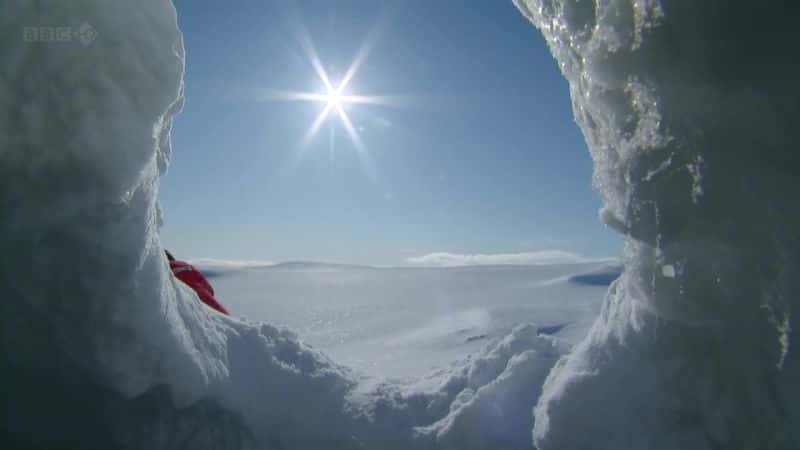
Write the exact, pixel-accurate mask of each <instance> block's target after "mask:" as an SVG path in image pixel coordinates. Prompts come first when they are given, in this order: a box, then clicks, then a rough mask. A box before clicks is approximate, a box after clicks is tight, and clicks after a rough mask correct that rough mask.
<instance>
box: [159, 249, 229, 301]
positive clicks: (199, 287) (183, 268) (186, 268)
mask: <svg viewBox="0 0 800 450" xmlns="http://www.w3.org/2000/svg"><path fill="white" fill-rule="evenodd" d="M169 268H170V269H172V273H173V274H175V277H176V278H177V279H179V280H181V281H183V282H184V283H186V284H187V285H188V286H189V287H190V288H192V289H194V291H195V292H197V296H198V297H200V300H202V301H203V303H205V304H206V305H208V306H210V307H212V308H214V309H216V310H217V311H219V312H221V313H222V314H226V315H227V314H228V310H227V309H225V307H224V306H222V304H221V303H220V302H218V301H217V299H216V298H214V288H212V287H211V285H210V284H209V283H208V280H206V277H204V276H203V274H202V273H200V271H199V270H197V269H195V267H194V266H193V265H191V264H189V263H187V262H185V261H178V260H175V261H170V262H169Z"/></svg>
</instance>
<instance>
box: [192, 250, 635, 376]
mask: <svg viewBox="0 0 800 450" xmlns="http://www.w3.org/2000/svg"><path fill="white" fill-rule="evenodd" d="M197 266H198V267H199V268H200V269H201V270H202V271H203V272H204V273H206V275H207V276H208V277H209V280H210V281H211V282H212V283H213V284H214V287H215V289H216V292H217V296H218V298H220V299H222V301H224V302H225V304H226V306H227V307H228V308H229V309H230V311H231V314H232V315H234V316H237V317H241V318H245V319H247V320H250V321H264V322H269V323H272V324H276V325H282V326H286V327H288V328H289V329H291V330H293V331H294V332H296V333H297V334H298V336H299V337H300V338H301V339H302V340H303V342H306V343H308V344H310V345H313V346H314V347H316V348H319V349H321V350H323V351H324V352H325V353H326V354H328V355H330V356H331V357H333V358H334V360H336V361H337V362H340V363H343V364H345V365H347V366H348V367H351V368H354V369H357V370H358V371H360V372H362V373H363V374H364V375H369V376H375V377H381V378H391V379H395V380H397V381H403V380H404V379H406V380H407V379H415V378H419V377H420V376H423V375H427V374H428V373H429V372H431V371H433V370H436V369H443V368H445V367H448V366H450V364H451V363H454V362H456V361H458V360H461V359H463V358H464V357H465V356H467V355H468V354H471V353H475V352H477V351H479V350H480V349H482V348H483V347H484V346H486V345H487V343H489V342H491V341H494V340H497V339H499V338H502V337H503V336H505V335H507V334H508V333H509V332H510V331H511V329H512V328H514V327H515V326H517V325H520V324H526V323H531V324H535V325H536V326H537V327H539V328H541V329H542V330H544V331H545V332H548V334H551V335H554V336H557V337H559V338H561V339H562V340H563V341H565V342H566V343H567V344H570V345H574V344H576V343H577V341H578V340H580V339H581V338H582V337H583V336H584V335H585V334H586V332H587V331H588V329H589V327H590V326H591V323H592V321H593V320H594V319H595V318H596V317H597V315H598V314H599V312H600V306H601V302H602V299H603V296H604V294H605V291H606V290H607V289H608V285H609V284H611V282H612V281H613V280H614V279H615V278H617V277H618V276H619V266H618V265H616V264H615V263H614V262H595V263H582V264H557V265H538V266H516V265H507V266H477V267H451V268H410V267H395V268H374V267H360V266H348V265H334V264H318V263H284V264H278V265H267V266H259V265H258V264H249V265H240V266H239V267H236V266H234V265H232V264H226V263H224V262H214V261H200V262H199V263H197Z"/></svg>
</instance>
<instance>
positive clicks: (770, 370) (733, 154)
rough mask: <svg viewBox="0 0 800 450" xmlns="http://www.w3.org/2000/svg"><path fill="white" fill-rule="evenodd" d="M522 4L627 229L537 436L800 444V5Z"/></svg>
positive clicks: (661, 444) (635, 445)
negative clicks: (612, 273)
mask: <svg viewBox="0 0 800 450" xmlns="http://www.w3.org/2000/svg"><path fill="white" fill-rule="evenodd" d="M515 3H516V5H517V7H518V8H519V9H520V10H521V11H522V12H523V14H524V15H526V16H527V17H528V18H529V19H530V20H531V21H532V22H533V23H534V24H535V25H536V26H537V27H538V28H539V29H540V30H541V32H542V33H543V34H544V36H545V38H546V40H547V42H548V43H549V45H550V48H551V50H552V52H553V54H554V56H555V57H556V59H557V61H558V63H559V65H560V67H561V69H562V72H563V73H564V76H565V77H566V78H567V80H568V81H569V85H570V92H571V96H572V100H573V109H574V114H575V118H576V120H577V122H578V124H579V125H580V127H581V129H582V130H583V133H584V135H585V137H586V141H587V143H588V144H589V150H590V152H591V155H592V157H593V159H594V161H595V180H594V181H595V185H596V186H597V188H598V190H599V191H600V193H601V194H602V196H603V200H604V203H605V207H604V209H603V210H602V212H601V218H602V220H603V221H604V222H605V223H607V224H608V225H610V226H611V227H613V228H615V229H617V230H619V231H620V232H621V233H623V234H625V236H626V245H625V253H624V260H623V262H624V265H625V270H624V273H623V274H622V276H621V278H620V279H619V280H618V281H616V282H615V283H614V284H613V285H612V287H611V289H610V291H609V293H608V295H607V298H606V301H605V305H604V310H603V313H602V315H601V317H600V318H599V320H598V321H597V322H596V323H595V325H594V327H593V329H592V331H591V332H590V334H589V336H588V337H587V338H586V339H585V340H584V341H583V342H582V343H581V344H580V345H579V346H578V348H577V349H576V350H575V351H574V352H573V353H572V354H570V355H569V356H567V357H565V358H564V359H563V360H562V361H560V363H559V364H558V365H557V366H556V368H555V369H554V370H553V372H552V373H551V374H550V376H549V377H548V380H547V382H546V385H545V386H544V391H543V394H542V397H541V399H540V401H539V403H538V405H537V407H536V414H535V415H536V425H535V430H534V439H535V443H536V445H537V446H538V447H539V448H540V449H541V450H548V449H559V450H569V449H586V448H592V449H603V448H608V449H644V448H649V449H659V448H663V449H675V448H683V449H718V448H726V449H753V448H770V449H793V448H800V434H798V433H800V431H798V430H800V410H799V409H798V408H799V407H800V394H798V392H799V389H800V388H798V386H797V381H798V380H800V368H798V366H799V365H800V357H798V353H797V346H798V344H800V342H799V341H798V337H797V334H793V333H792V332H791V330H792V320H793V318H794V317H797V314H798V313H800V311H798V304H799V303H800V295H798V294H800V290H799V289H798V287H800V286H799V285H798V283H800V274H798V256H800V254H798V235H799V234H798V229H799V226H800V220H798V219H800V211H799V210H798V208H797V199H796V192H797V191H798V189H797V188H798V186H797V185H798V180H800V173H798V167H799V166H798V163H799V162H800V161H798V159H800V158H799V157H798V156H797V146H798V144H797V143H798V142H800V128H798V127H797V120H798V117H800V115H799V114H798V113H799V112H800V111H799V109H800V92H799V89H798V84H797V79H798V77H799V76H800V61H798V56H797V55H798V53H797V50H796V45H797V43H798V42H800V31H798V30H800V29H798V27H797V18H798V17H800V15H798V8H797V7H796V6H794V5H792V6H789V3H787V2H762V1H727V0H725V1H711V0H704V1H697V2H688V1H680V0H666V1H661V2H659V1H655V0H635V1H630V0H627V1H623V0H608V1H588V0H516V2H515Z"/></svg>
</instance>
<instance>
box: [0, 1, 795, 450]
mask: <svg viewBox="0 0 800 450" xmlns="http://www.w3.org/2000/svg"><path fill="white" fill-rule="evenodd" d="M517 6H518V7H519V8H520V9H521V10H522V11H523V13H524V14H525V15H526V16H528V17H529V18H530V19H531V20H532V21H533V22H534V23H535V24H536V25H537V26H538V27H539V28H540V30H541V31H542V33H543V34H544V35H545V37H546V39H547V40H548V42H549V43H550V46H551V48H552V50H553V53H554V55H555V56H556V58H557V59H558V61H559V64H560V65H561V68H562V70H563V72H564V74H565V76H566V77H567V79H568V80H569V82H570V86H571V92H572V97H573V101H574V106H575V115H576V118H577V120H578V122H579V124H580V125H581V127H582V129H583V131H584V133H585V135H586V138H587V141H588V143H589V147H590V150H591V153H592V156H593V158H594V159H595V163H596V171H595V177H596V184H597V186H598V188H599V190H600V191H601V193H602V195H603V198H604V202H605V204H606V207H605V209H604V210H603V213H602V218H603V220H604V221H605V222H606V223H608V224H609V225H611V226H613V227H614V228H616V229H618V230H620V231H621V232H623V233H625V234H626V236H627V244H626V250H625V254H624V264H625V266H626V269H625V271H624V273H623V274H622V276H621V278H620V279H619V280H617V281H616V282H615V283H614V284H613V285H612V287H611V290H610V292H609V294H608V297H607V299H606V302H605V307H604V311H603V314H602V316H601V317H600V318H599V320H598V321H597V323H596V324H595V326H594V328H593V329H592V332H591V334H590V335H589V336H588V337H587V338H586V340H584V341H583V343H582V344H580V345H579V346H578V348H577V349H576V350H575V351H574V352H572V353H571V354H570V355H569V356H568V357H565V358H562V359H561V360H560V362H559V363H558V364H557V365H556V367H555V369H554V370H553V371H552V372H551V373H550V375H549V376H548V378H547V382H546V383H544V387H543V390H542V384H543V382H544V377H545V376H546V375H547V372H548V370H549V368H550V367H551V366H552V365H553V364H554V363H555V361H556V360H557V359H558V358H559V357H561V356H562V355H563V354H564V352H565V349H564V348H563V346H562V345H560V344H559V342H558V341H556V340H554V339H552V338H549V337H546V336H539V333H537V330H536V328H535V327H533V326H521V327H518V328H516V329H515V330H514V331H513V332H512V333H511V334H510V335H509V336H508V337H506V338H505V339H503V340H500V341H498V342H494V343H492V344H490V345H489V346H488V347H487V348H486V350H485V351H484V352H483V353H481V354H479V355H477V356H476V357H475V358H474V359H472V360H469V361H465V362H463V363H461V364H457V365H456V366H454V367H453V368H452V369H451V370H450V371H447V372H445V373H443V374H440V376H439V377H437V378H435V379H433V380H429V381H430V383H429V385H425V386H423V385H417V386H400V385H394V384H389V383H378V384H375V383H365V382H364V380H362V379H361V378H360V377H359V376H358V375H357V374H355V373H353V372H352V371H351V370H349V369H347V368H345V367H342V366H341V365H339V364H336V363H335V362H333V361H331V360H330V359H329V358H327V357H326V356H325V355H323V354H322V353H320V352H318V351H317V350H315V349H313V348H310V347H309V346H307V345H305V344H303V343H302V342H300V341H299V340H298V339H297V337H296V336H295V335H294V334H293V333H292V332H291V331H288V330H285V329H279V328H275V327H272V326H269V325H266V324H252V323H243V322H241V321H238V320H235V319H230V318H227V317H223V316H219V315H217V314H215V313H213V312H212V311H210V310H208V309H207V308H204V307H203V306H202V305H201V304H200V303H199V302H198V301H197V300H196V299H195V298H194V294H193V293H192V292H191V291H189V290H188V289H187V288H185V287H184V286H182V285H180V284H177V283H176V282H175V281H174V280H173V279H172V277H171V276H170V274H169V272H168V269H167V265H166V261H165V258H164V255H163V254H162V250H161V245H160V242H159V238H158V227H159V223H160V214H159V210H158V206H157V202H156V198H157V194H158V177H159V176H160V174H161V173H163V172H164V170H165V169H166V166H167V164H168V161H169V155H170V142H169V130H170V123H171V119H172V115H173V114H174V113H175V112H176V111H177V110H178V109H179V108H180V105H181V99H182V75H183V47H182V43H181V35H180V32H179V30H178V28H177V24H176V17H175V10H174V8H173V6H172V4H171V3H170V2H168V1H167V0H142V1H137V2H108V1H103V0H75V1H71V2H64V1H57V0H52V1H42V2H30V1H27V0H10V1H6V2H3V3H2V4H0V33H1V34H2V36H3V39H2V40H0V61H2V63H3V64H2V65H0V211H1V212H2V216H0V250H2V255H3V256H2V260H1V261H2V262H1V263H0V264H2V267H1V268H0V287H1V288H2V291H3V292H4V294H5V299H4V301H3V302H2V306H0V308H2V310H0V322H2V353H0V355H2V356H0V361H2V375H3V386H4V387H6V389H7V390H8V391H9V392H7V395H4V397H5V398H6V399H7V402H8V407H7V411H8V413H7V416H9V420H8V422H7V427H5V429H4V431H3V433H4V435H3V444H4V445H3V447H4V448H32V447H38V448H41V447H47V448H148V449H152V448H294V449H302V448H343V449H344V448H348V449H349V448H370V449H377V448H397V449H401V448H402V449H409V448H453V449H470V448H476V449H477V448H529V447H530V443H531V429H532V428H533V427H534V414H533V412H532V407H533V405H534V404H535V403H536V401H537V399H539V402H538V406H536V409H535V419H536V424H535V429H534V430H535V431H534V434H533V436H534V438H535V442H536V444H537V445H538V446H539V447H540V448H542V449H550V448H557V449H571V448H615V449H618V448H700V449H704V448H797V436H796V434H795V433H797V431H796V430H798V423H797V422H798V414H799V413H800V412H798V404H800V398H798V397H799V395H800V394H798V389H797V388H796V387H795V386H793V384H794V383H796V381H797V380H798V379H800V373H799V372H800V369H798V357H797V354H796V351H795V348H796V345H797V337H796V335H794V334H792V333H791V326H790V325H791V319H792V317H795V316H796V314H797V312H798V311H797V308H798V295H797V294H798V279H799V277H798V276H797V275H798V273H797V272H798V270H797V269H798V268H797V256H798V239H797V231H796V230H797V229H798V225H800V224H798V211H797V210H796V208H793V206H794V205H795V202H794V201H793V197H792V195H791V194H792V193H793V192H794V189H793V188H796V184H797V179H798V178H797V173H796V172H797V170H796V167H798V166H797V164H796V163H797V161H796V159H797V157H796V156H795V154H794V153H795V152H794V149H795V146H796V143H797V142H798V140H799V139H800V136H798V134H799V133H800V131H798V128H797V127H796V126H795V124H794V122H795V121H796V118H797V117H798V115H797V113H798V111H797V109H798V105H800V98H798V88H797V84H796V79H797V75H798V67H797V61H796V59H795V58H796V56H794V55H796V52H795V49H794V48H793V46H794V43H795V42H796V41H797V38H798V36H797V31H794V30H796V27H794V21H795V17H796V14H792V11H785V10H779V9H778V8H777V7H776V6H775V5H767V4H762V3H758V2H754V1H753V2H746V1H742V2H722V1H706V2H702V3H700V2H693V3H692V4H689V3H688V2H680V1H665V2H663V3H658V2H656V1H653V0H638V1H633V2H625V1H619V0H608V1H602V2H600V1H598V2H592V1H587V0H573V1H555V0H551V1H538V0H525V1H523V0H517ZM87 26H88V27H91V28H88V29H91V30H93V31H94V32H95V33H96V36H95V37H96V38H95V39H94V40H93V41H88V40H85V41H84V40H80V39H69V40H63V41H62V40H58V41H56V40H49V41H41V40H36V39H31V38H32V35H31V34H29V33H28V32H27V31H26V29H29V28H35V29H40V28H46V29H52V28H54V27H69V28H70V29H75V30H77V29H87V28H86V27H87ZM62 36H63V35H62ZM71 36H74V35H71ZM540 394H541V398H540Z"/></svg>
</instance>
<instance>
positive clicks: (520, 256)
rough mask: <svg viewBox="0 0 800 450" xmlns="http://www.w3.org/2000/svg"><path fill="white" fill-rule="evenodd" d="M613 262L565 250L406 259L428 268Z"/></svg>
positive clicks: (445, 253)
mask: <svg viewBox="0 0 800 450" xmlns="http://www.w3.org/2000/svg"><path fill="white" fill-rule="evenodd" d="M604 260H613V258H587V257H585V256H581V255H578V254H576V253H570V252H567V251H564V250H541V251H536V252H523V253H493V254H482V253H473V254H459V253H448V252H435V253H429V254H427V255H423V256H416V257H413V258H408V259H406V262H407V263H409V264H412V265H418V266H427V267H461V266H496V265H534V266H535V265H551V264H577V263H585V262H596V261H604Z"/></svg>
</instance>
